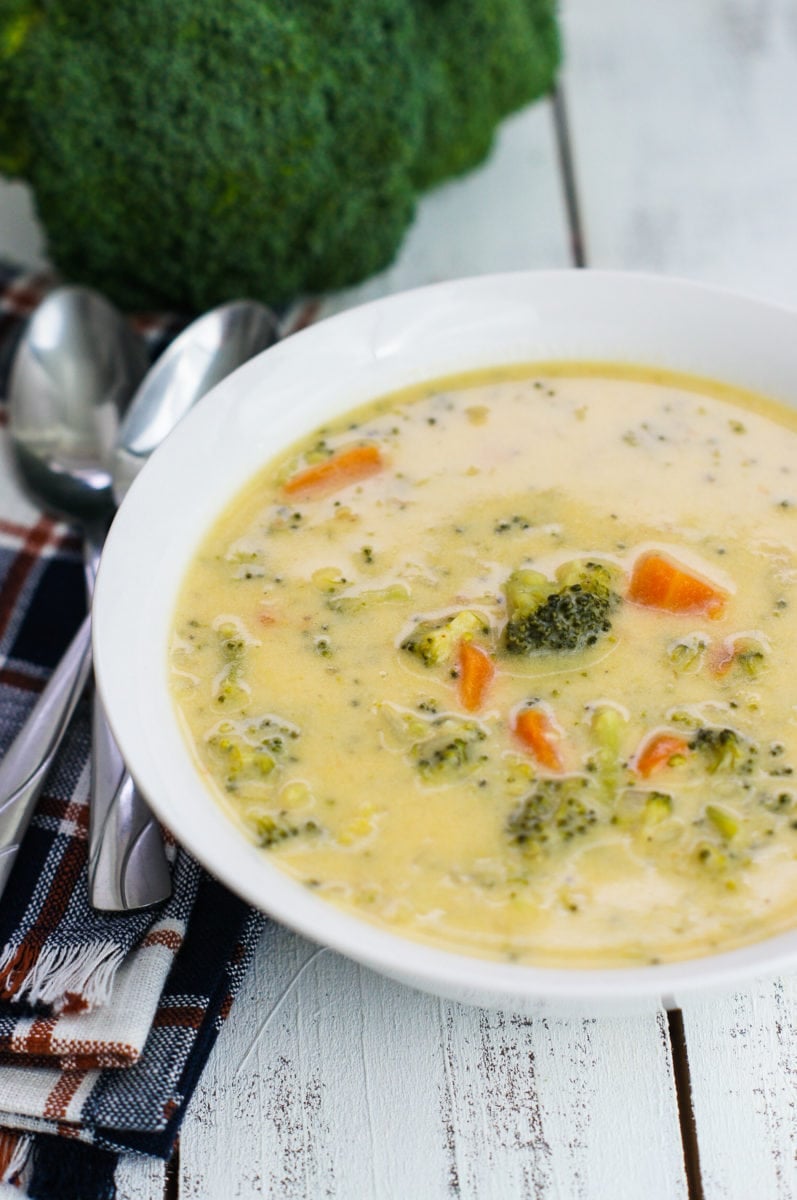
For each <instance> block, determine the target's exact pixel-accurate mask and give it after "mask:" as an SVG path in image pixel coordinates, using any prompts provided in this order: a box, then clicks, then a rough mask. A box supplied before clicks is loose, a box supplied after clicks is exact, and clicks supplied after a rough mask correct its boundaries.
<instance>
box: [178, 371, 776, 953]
mask: <svg viewBox="0 0 797 1200" xmlns="http://www.w3.org/2000/svg"><path fill="white" fill-rule="evenodd" d="M796 467H797V418H795V414H794V413H792V412H791V410H789V409H786V408H781V407H779V406H776V405H774V404H772V403H770V402H768V401H764V400H762V399H760V398H756V397H753V396H749V395H740V394H739V393H736V392H733V391H731V390H730V389H728V388H725V387H722V386H721V385H712V384H710V383H707V382H705V381H702V380H698V379H693V378H691V377H682V376H675V375H669V374H666V373H661V372H654V371H647V370H642V369H636V368H624V367H620V366H618V367H616V368H610V367H608V366H606V365H601V366H597V365H590V364H582V365H573V364H546V365H539V366H530V367H528V368H526V369H525V370H521V369H520V368H513V369H511V370H510V369H505V370H504V369H501V370H495V371H491V372H481V373H479V374H478V375H469V376H466V377H464V376H463V377H458V378H451V379H444V380H439V381H435V382H433V383H430V384H427V385H425V386H424V387H416V388H413V389H412V390H410V391H407V392H403V393H400V394H397V395H393V396H389V397H387V398H384V399H382V400H380V401H377V402H374V403H372V404H370V405H369V406H367V407H364V408H362V409H359V410H357V411H356V412H354V413H349V414H347V415H346V416H345V417H342V418H340V419H337V420H335V421H334V422H332V423H331V424H330V425H329V426H328V427H325V428H323V429H321V430H318V431H316V432H315V433H314V434H313V435H312V436H310V437H308V438H306V439H305V440H304V441H303V442H302V443H301V444H299V445H296V446H294V447H293V448H292V449H291V450H290V451H289V452H288V453H285V454H283V455H282V456H280V457H279V458H278V459H277V460H276V461H274V462H272V463H270V464H268V465H267V466H266V467H265V468H264V469H263V471H262V472H261V473H260V474H259V475H258V476H257V477H256V478H255V479H253V480H252V481H250V482H249V483H248V485H247V486H246V487H245V488H244V490H243V491H242V492H241V494H240V495H239V496H238V497H237V498H236V499H235V501H234V503H233V504H232V505H231V506H230V507H229V509H228V510H227V511H226V512H225V513H224V514H223V515H222V517H221V518H220V520H219V521H218V522H217V523H216V525H215V526H214V527H213V528H212V529H211V530H210V532H209V533H208V535H207V537H206V538H205V540H204V541H203V543H202V545H201V546H200V548H199V550H198V552H197V553H196V555H195V558H194V561H193V563H192V565H191V568H190V570H189V572H188V574H187V576H186V579H185V582H184V586H183V588H182V592H181V595H180V598H179V604H178V608H177V612H176V614H175V620H174V631H173V637H172V646H171V652H170V672H171V681H172V687H173V693H174V697H175V702H176V704H177V706H178V708H179V712H180V714H181V719H182V721H183V723H184V726H185V730H186V733H187V736H188V738H189V739H190V743H191V745H192V747H193V749H194V752H195V755H196V757H197V760H198V762H199V764H200V767H201V770H202V771H203V773H204V774H205V775H206V777H207V780H208V784H209V786H210V787H211V788H212V790H213V792H214V793H215V794H216V795H217V796H218V798H219V800H220V801H221V803H222V804H223V805H224V807H225V808H226V809H227V810H228V812H229V813H230V814H231V816H232V817H233V818H234V819H235V820H236V821H238V822H239V823H240V825H241V826H242V828H243V829H245V830H246V831H247V833H248V835H249V836H250V837H251V838H252V839H254V840H255V841H256V842H258V843H259V844H261V845H262V846H263V847H264V851H263V852H264V854H267V855H268V856H269V858H270V859H271V860H272V861H273V862H275V863H276V864H278V865H279V866H280V867H281V868H283V869H284V870H285V871H287V872H289V873H290V874H291V875H293V876H294V877H296V878H297V879H299V880H301V881H303V882H304V883H305V884H306V885H307V886H308V887H311V888H314V889H316V890H317V892H318V894H319V895H321V896H324V897H326V898H328V899H329V900H330V901H333V902H335V903H337V904H339V905H342V906H344V907H345V908H347V909H350V910H354V911H356V912H357V913H358V914H360V915H361V916H365V917H366V918H368V919H370V920H372V921H374V922H376V923H378V924H380V925H382V926H383V927H388V928H391V929H393V930H395V931H396V932H401V933H403V934H405V935H408V936H410V937H413V938H416V939H420V940H423V941H426V942H431V943H434V944H437V945H440V946H443V947H447V948H449V949H453V950H458V951H464V952H467V953H471V954H476V955H481V956H486V957H491V958H503V959H506V960H513V961H520V962H525V963H533V964H547V965H572V966H585V967H593V966H594V967H597V966H613V965H618V966H619V965H631V964H639V963H648V962H659V961H671V960H677V959H683V958H688V957H692V956H694V955H698V954H704V953H711V952H714V951H716V950H720V949H728V948H731V947H734V946H738V945H742V944H745V943H748V942H750V941H752V940H755V939H759V938H761V937H763V936H766V935H768V934H773V933H776V932H779V931H783V930H785V929H787V928H790V927H792V926H793V925H794V924H795V922H796V920H797V788H796V787H795V784H796V783H797V780H796V779H795V776H794V769H795V767H796V766H797V680H795V674H794V668H793V665H792V653H793V648H794V646H795V645H797V595H796V594H795V583H796V581H797V477H796V476H795V468H796Z"/></svg>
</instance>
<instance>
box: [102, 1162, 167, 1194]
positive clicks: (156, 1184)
mask: <svg viewBox="0 0 797 1200" xmlns="http://www.w3.org/2000/svg"><path fill="white" fill-rule="evenodd" d="M114 1182H115V1184H116V1200H163V1192H164V1188H165V1186H166V1164H165V1163H163V1162H161V1161H160V1160H159V1159H156V1158H141V1157H138V1156H133V1155H128V1156H127V1157H125V1158H124V1159H122V1160H121V1161H120V1163H119V1166H118V1167H117V1168H116V1172H115V1174H114Z"/></svg>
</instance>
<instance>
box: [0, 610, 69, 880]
mask: <svg viewBox="0 0 797 1200" xmlns="http://www.w3.org/2000/svg"><path fill="white" fill-rule="evenodd" d="M90 670H91V622H90V618H89V617H86V618H85V620H84V621H83V624H82V625H81V626H80V628H79V629H78V631H77V633H76V634H75V636H74V638H73V639H72V641H71V642H70V644H69V647H68V649H67V651H66V653H65V654H64V656H63V658H62V659H61V661H60V662H59V664H58V666H57V667H56V669H55V670H54V671H53V673H52V675H51V676H50V679H49V680H48V682H47V685H46V686H45V688H44V691H43V692H42V694H41V695H40V697H39V699H38V700H37V701H36V704H35V705H34V707H33V709H32V711H31V713H30V715H29V716H28V719H27V720H26V722H25V724H24V725H23V726H22V729H21V730H20V731H19V733H18V734H17V736H16V738H15V739H14V741H13V742H12V743H11V745H10V746H9V748H8V750H7V751H6V753H5V756H4V758H3V760H2V762H0V895H2V893H3V890H4V888H5V886H6V883H7V881H8V877H9V875H10V874H11V868H12V867H13V865H14V861H15V859H16V856H17V851H18V850H19V847H20V843H21V842H22V838H23V836H24V834H25V830H26V829H27V827H28V824H29V822H30V819H31V816H32V815H33V810H34V808H35V806H36V800H37V798H38V796H39V793H40V791H41V789H42V786H43V784H44V781H45V779H46V778H47V773H48V772H49V770H50V767H51V766H52V763H53V759H54V758H55V754H56V751H57V749H58V746H59V745H60V743H61V740H62V738H63V735H64V733H65V731H66V727H67V725H68V724H69V721H70V718H71V716H72V713H73V712H74V710H75V706H76V704H77V702H78V700H79V699H80V696H81V693H82V691H83V689H84V687H85V685H86V681H87V679H88V676H89V671H90Z"/></svg>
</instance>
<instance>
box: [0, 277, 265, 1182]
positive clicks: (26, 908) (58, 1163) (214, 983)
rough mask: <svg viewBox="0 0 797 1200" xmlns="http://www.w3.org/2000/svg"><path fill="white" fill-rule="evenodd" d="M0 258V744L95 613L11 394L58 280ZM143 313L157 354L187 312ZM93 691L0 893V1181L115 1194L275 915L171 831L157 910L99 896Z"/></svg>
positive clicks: (190, 1077)
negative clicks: (26, 455)
mask: <svg viewBox="0 0 797 1200" xmlns="http://www.w3.org/2000/svg"><path fill="white" fill-rule="evenodd" d="M53 283H54V280H53V279H52V278H49V277H47V276H39V277H25V276H22V275H20V274H19V273H17V272H15V271H14V270H13V269H11V268H10V267H6V266H4V265H3V264H0V753H1V752H3V751H4V750H5V748H6V747H7V746H8V745H9V744H10V742H11V741H12V739H13V738H14V736H15V734H16V733H17V731H18V730H19V728H20V727H21V725H22V724H23V722H24V720H25V718H26V716H27V714H28V712H29V711H30V709H31V707H32V705H33V703H34V702H35V700H36V697H37V695H38V693H39V692H40V691H41V689H42V687H43V686H44V683H45V682H46V680H47V678H48V677H49V674H50V672H51V671H52V669H53V667H54V666H55V664H56V663H57V661H58V659H59V658H60V656H61V654H62V653H63V651H64V650H65V648H66V646H67V644H68V642H69V640H70V638H71V636H72V634H73V633H74V631H75V630H76V629H77V626H78V625H79V623H80V621H81V619H82V617H83V615H84V613H85V593H84V577H83V566H82V556H81V548H80V543H79V541H78V540H77V539H76V538H75V536H74V535H73V534H72V533H71V532H70V530H69V529H68V528H67V527H66V526H64V525H61V524H59V523H57V522H55V521H53V520H51V519H50V518H48V517H46V516H43V515H42V514H41V513H40V512H39V511H38V510H37V509H36V508H35V507H34V506H33V505H32V504H31V503H30V502H29V501H28V500H27V499H26V498H25V497H24V496H23V494H22V492H21V490H20V489H19V487H18V485H17V484H16V481H15V479H14V474H13V464H12V461H11V458H10V455H9V448H8V439H7V434H6V432H5V424H6V414H5V406H4V403H3V397H4V394H5V383H6V380H7V374H8V367H9V364H10V362H11V359H12V356H13V351H14V348H15V346H16V343H17V339H18V335H19V332H20V330H21V328H22V326H23V323H24V322H23V319H24V317H25V316H26V315H27V314H28V313H29V312H30V311H32V309H33V307H34V306H35V305H36V303H38V301H39V300H40V299H41V297H42V296H43V294H44V292H45V291H46V290H47V289H48V288H49V287H50V286H52V284H53ZM182 324H183V322H181V321H179V320H172V319H162V318H146V317H141V318H140V319H139V320H138V325H139V328H140V330H141V331H142V332H143V333H144V334H145V336H146V337H147V339H148V342H149V345H150V347H151V350H152V354H153V357H154V356H155V355H156V354H157V353H158V352H159V351H160V350H161V349H162V348H163V346H164V345H165V344H166V343H167V342H168V341H169V340H170V338H171V337H172V336H173V335H174V333H175V332H176V331H177V330H178V329H179V328H181V327H182ZM89 731H90V714H89V704H88V701H87V700H86V699H85V698H84V700H83V701H82V702H81V705H80V706H79V707H78V711H77V714H76V716H75V719H74V720H73V722H72V726H71V728H70V731H69V734H68V737H67V739H66V741H65V744H64V746H63V748H62V750H61V752H60V754H59V756H58V758H57V761H56V763H55V765H54V767H53V770H52V771H51V773H50V776H49V778H48V780H47V783H46V785H45V788H44V791H43V794H42V796H41V799H40V802H39V805H38V808H37V811H36V813H35V815H34V818H33V821H32V823H31V826H30V828H29V831H28V833H27V835H26V838H25V842H24V845H23V850H22V851H21V852H20V854H19V856H18V858H17V862H16V864H15V866H14V870H13V873H12V875H11V878H10V880H9V883H8V885H7V888H6V891H5V893H4V895H3V897H2V899H0V1183H11V1184H15V1185H16V1186H17V1187H18V1188H19V1189H20V1190H21V1192H22V1194H27V1195H30V1196H35V1197H37V1198H39V1200H50V1198H52V1200H68V1198H70V1197H75V1198H79V1200H94V1198H95V1197H97V1198H99V1197H102V1198H103V1200H110V1198H111V1197H113V1195H114V1192H115V1189H114V1185H113V1177H114V1171H115V1169H116V1166H117V1161H118V1156H119V1155H121V1154H124V1153H129V1152H135V1153H141V1154H150V1155H157V1156H159V1157H162V1158H168V1157H169V1156H170V1154H171V1151H172V1148H173V1146H174V1142H175V1139H176V1136H177V1133H178V1130H179V1126H180V1122H181V1120H182V1117H183V1114H184V1112H185V1108H186V1105H187V1103H188V1100H189V1099H190V1097H191V1094H192V1092H193V1089H194V1087H195V1085H196V1082H197V1080H198V1078H199V1074H200V1072H201V1070H202V1067H203V1066H204V1063H205V1061H206V1060H207V1056H208V1054H209V1053H210V1050H211V1048H212V1046H213V1043H214V1041H215V1039H216V1037H217V1035H218V1032H219V1029H220V1028H221V1026H222V1024H223V1022H224V1019H225V1018H226V1016H227V1014H228V1012H229V1009H230V1005H231V1003H232V1000H233V998H234V996H235V994H236V992H237V991H238V988H239V986H240V983H241V980H242V978H243V975H244V973H245V971H246V968H247V965H248V963H249V961H250V959H251V956H252V954H253V952H254V949H255V946H256V944H257V940H258V937H259V934H260V931H261V928H262V924H263V921H264V918H263V917H262V915H260V914H258V913H255V912H253V911H251V910H250V909H249V908H248V907H247V906H246V905H245V904H244V903H243V902H242V901H240V900H238V899H237V898H236V897H234V896H233V895H231V894H230V893H229V892H228V891H227V890H226V889H225V888H224V887H222V886H221V885H220V884H219V883H218V882H217V881H216V880H214V879H213V878H211V877H210V876H209V875H208V874H207V873H206V872H205V871H203V870H202V869H201V868H200V867H199V866H198V865H197V864H196V863H195V862H194V861H193V860H192V859H191V858H190V857H189V856H188V855H187V854H186V853H185V852H184V851H182V850H181V849H179V848H178V847H177V846H175V845H174V844H170V846H169V853H170V856H171V861H172V879H173V895H172V897H171V899H170V900H169V901H168V902H166V903H165V904H164V905H162V906H161V907H160V908H159V909H157V910H155V911H154V912H147V913H143V914H136V915H130V916H113V915H102V914H98V913H95V912H94V911H93V910H92V909H91V907H90V905H89V902H88V891H87V878H86V850H87V832H88V806H87V798H88V780H89V766H88V759H89Z"/></svg>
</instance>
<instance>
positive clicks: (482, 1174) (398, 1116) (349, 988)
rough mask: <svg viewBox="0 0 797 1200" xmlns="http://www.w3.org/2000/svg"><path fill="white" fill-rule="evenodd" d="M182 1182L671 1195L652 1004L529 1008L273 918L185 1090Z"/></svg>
mask: <svg viewBox="0 0 797 1200" xmlns="http://www.w3.org/2000/svg"><path fill="white" fill-rule="evenodd" d="M180 1164H181V1181H180V1186H181V1190H180V1196H181V1200H200V1198H202V1200H208V1198H215V1197H221V1196H225V1197H227V1196H236V1197H241V1198H242V1200H250V1198H251V1200H254V1198H255V1197H279V1198H280V1200H305V1198H306V1197H308V1196H314V1197H315V1196H324V1195H329V1196H339V1197H346V1198H347V1200H359V1198H362V1200H371V1198H373V1197H379V1198H380V1200H382V1198H384V1200H393V1198H395V1200H404V1198H406V1197H423V1198H424V1200H437V1198H440V1200H443V1198H444V1197H447V1196H452V1195H453V1196H457V1197H462V1198H463V1200H505V1198H506V1197H508V1196H512V1197H529V1198H531V1197H534V1198H535V1200H536V1198H539V1200H543V1198H545V1200H548V1198H551V1200H553V1198H554V1197H555V1198H560V1197H561V1198H565V1197H566V1198H568V1200H592V1198H594V1200H602V1198H603V1197H608V1196H611V1197H612V1200H638V1197H640V1196H645V1197H646V1200H681V1198H684V1197H685V1196H686V1186H685V1182H684V1177H683V1165H682V1159H681V1150H680V1138H679V1132H678V1121H677V1111H676V1106H675V1101H674V1096H673V1092H672V1084H671V1064H670V1061H669V1048H668V1043H667V1039H666V1034H665V1029H664V1024H663V1018H661V1019H659V1020H656V1019H655V1018H654V1019H639V1020H637V1019H635V1020H629V1021H617V1022H613V1021H572V1022H571V1021H550V1020H539V1021H534V1020H529V1019H527V1018H520V1017H513V1016H511V1015H508V1014H502V1013H488V1012H485V1011H483V1010H479V1009H469V1008H463V1007H461V1006H458V1005H454V1004H449V1003H447V1002H442V1001H439V1000H437V999H435V998H433V997H430V996H425V995H421V994H419V993H416V992H413V991H410V990H409V989H407V988H404V987H401V986H400V985H398V984H394V983H392V982H390V981H389V980H386V979H382V978H380V977H379V976H377V975H375V974H373V973H372V972H370V971H366V970H364V969H362V968H360V967H358V966H357V965H355V964H354V963H351V962H348V961H347V960H345V959H343V958H340V957H339V956H338V955H336V954H333V953H332V952H331V951H328V950H322V951H319V950H318V948H317V947H313V946H312V945H310V944H309V943H307V942H305V941H303V940H301V939H299V938H296V937H294V936H293V935H292V934H290V933H288V932H287V931H286V930H284V929H281V928H280V927H278V926H276V925H275V926H271V927H270V928H269V930H268V931H267V933H266V936H265V937H264V939H263V942H262V944H261V947H260V950H259V953H258V957H257V961H256V963H255V966H254V968H253V970H252V972H251V973H250V975H249V978H248V980H247V982H246V986H245V991H244V994H243V995H242V996H241V997H240V998H239V1001H238V1002H237V1004H236V1006H235V1008H234V1009H233V1012H232V1015H231V1016H230V1019H229V1021H228V1022H227V1025H226V1026H225V1029H224V1030H223V1032H222V1034H221V1036H220V1038H219V1042H218V1045H217V1047H216V1050H215V1051H214V1054H213V1056H212V1058H211V1060H210V1062H209V1063H208V1067H207V1069H206V1071H205V1074H204V1075H203V1078H202V1080H201V1082H200V1085H199V1088H198V1090H197V1093H196V1094H195V1097H194V1101H193V1104H192V1106H191V1111H190V1114H189V1118H187V1120H186V1123H185V1126H184V1128H183V1134H182V1138H181V1156H180Z"/></svg>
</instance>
